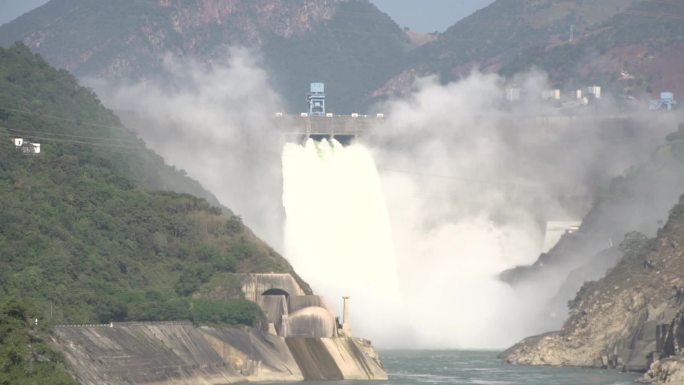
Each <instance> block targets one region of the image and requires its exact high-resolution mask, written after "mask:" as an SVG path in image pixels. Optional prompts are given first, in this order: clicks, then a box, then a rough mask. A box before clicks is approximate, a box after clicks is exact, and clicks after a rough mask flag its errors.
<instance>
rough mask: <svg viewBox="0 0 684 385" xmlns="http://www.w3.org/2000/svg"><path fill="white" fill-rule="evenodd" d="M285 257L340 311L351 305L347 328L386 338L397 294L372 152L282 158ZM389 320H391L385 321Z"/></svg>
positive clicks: (323, 146) (299, 151)
mask: <svg viewBox="0 0 684 385" xmlns="http://www.w3.org/2000/svg"><path fill="white" fill-rule="evenodd" d="M283 205H284V207H285V214H286V218H287V220H286V224H285V250H286V256H287V258H288V259H289V260H290V262H291V263H292V264H293V266H294V267H295V269H296V270H297V272H298V273H300V274H301V275H302V276H303V277H306V279H307V281H308V282H309V283H310V284H311V285H312V286H313V288H314V290H315V291H316V292H317V293H319V294H322V295H324V296H325V297H326V298H327V299H328V301H331V302H332V303H331V305H333V307H334V308H337V309H338V312H337V314H341V312H340V311H339V308H340V306H341V299H340V297H342V296H343V295H349V296H351V297H352V300H351V310H352V312H351V318H352V323H351V325H352V329H353V331H354V333H355V334H358V335H373V336H378V338H381V339H382V338H383V336H384V335H386V334H385V333H382V332H381V330H382V329H385V330H387V329H386V328H387V326H388V325H387V323H386V322H385V321H380V317H381V316H382V317H387V319H397V317H395V315H396V310H397V309H398V308H399V306H398V301H399V288H398V282H397V268H396V259H395V256H394V251H393V245H392V237H391V232H390V225H389V219H388V215H387V210H386V207H385V204H384V197H383V194H382V189H381V186H380V179H379V177H378V174H377V170H376V168H375V164H374V162H373V158H372V156H371V154H370V152H369V151H368V150H367V149H366V148H364V147H363V146H361V145H356V144H355V145H351V146H348V147H343V146H342V145H341V144H340V143H338V142H337V141H335V140H333V141H331V142H328V141H326V140H323V141H321V142H314V141H313V140H311V139H309V140H308V141H307V142H306V144H305V145H304V146H301V145H298V144H291V143H290V144H286V145H285V149H284V151H283ZM390 314H392V316H391V317H390Z"/></svg>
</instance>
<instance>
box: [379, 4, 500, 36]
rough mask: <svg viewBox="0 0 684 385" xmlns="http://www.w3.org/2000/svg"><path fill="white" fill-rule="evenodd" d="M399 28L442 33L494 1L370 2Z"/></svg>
mask: <svg viewBox="0 0 684 385" xmlns="http://www.w3.org/2000/svg"><path fill="white" fill-rule="evenodd" d="M371 2H372V3H373V4H375V6H376V7H378V8H379V9H380V10H381V11H383V12H385V13H386V14H388V15H390V17H392V19H394V21H396V22H397V24H399V26H401V27H409V28H410V29H411V30H414V31H418V32H434V31H438V32H444V30H446V29H447V28H449V27H450V26H452V25H454V24H456V22H457V21H459V20H461V19H462V18H464V17H466V16H468V15H470V14H472V13H473V12H475V11H477V10H478V9H481V8H484V7H485V6H487V5H489V4H491V3H493V2H494V0H371Z"/></svg>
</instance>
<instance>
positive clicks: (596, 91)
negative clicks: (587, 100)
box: [586, 86, 601, 99]
mask: <svg viewBox="0 0 684 385" xmlns="http://www.w3.org/2000/svg"><path fill="white" fill-rule="evenodd" d="M586 91H587V95H592V96H593V97H594V98H596V99H601V87H600V86H590V87H587V89H586Z"/></svg>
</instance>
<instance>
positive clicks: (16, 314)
mask: <svg viewBox="0 0 684 385" xmlns="http://www.w3.org/2000/svg"><path fill="white" fill-rule="evenodd" d="M33 314H35V309H32V308H31V305H28V304H25V303H20V302H17V301H16V300H10V301H7V302H2V303H0V385H33V384H41V385H76V381H74V380H73V379H72V378H71V377H70V376H69V374H68V373H67V371H66V365H65V362H64V358H63V357H62V356H61V355H60V354H58V353H55V352H54V351H52V350H51V349H50V347H49V346H48V345H47V343H46V342H45V340H44V338H43V337H42V336H44V335H45V334H46V329H45V327H44V326H43V325H42V324H41V323H39V324H38V325H35V323H34V322H32V320H31V319H30V318H31V316H32V315H33Z"/></svg>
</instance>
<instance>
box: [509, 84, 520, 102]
mask: <svg viewBox="0 0 684 385" xmlns="http://www.w3.org/2000/svg"><path fill="white" fill-rule="evenodd" d="M520 92H521V90H520V88H517V87H510V88H506V100H508V101H509V102H515V101H518V100H520Z"/></svg>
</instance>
